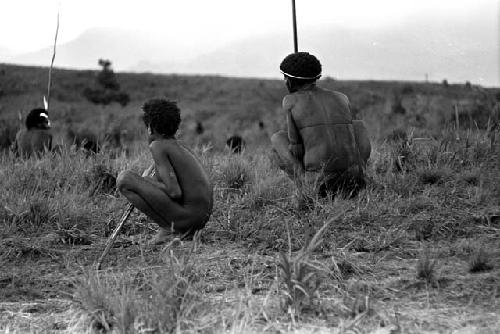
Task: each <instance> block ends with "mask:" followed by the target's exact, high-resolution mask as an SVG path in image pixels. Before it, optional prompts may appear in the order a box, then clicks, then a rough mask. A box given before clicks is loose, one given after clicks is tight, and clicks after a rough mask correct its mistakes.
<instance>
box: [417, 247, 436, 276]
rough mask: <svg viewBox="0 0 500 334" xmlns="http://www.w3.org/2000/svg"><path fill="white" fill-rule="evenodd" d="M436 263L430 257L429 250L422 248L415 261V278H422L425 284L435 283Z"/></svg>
mask: <svg viewBox="0 0 500 334" xmlns="http://www.w3.org/2000/svg"><path fill="white" fill-rule="evenodd" d="M436 265H437V261H436V260H432V259H431V257H430V254H429V250H428V249H424V250H422V251H421V253H420V257H419V259H418V262H417V278H418V279H422V280H424V281H425V282H426V283H427V284H430V285H432V284H435V283H436V279H437V273H436Z"/></svg>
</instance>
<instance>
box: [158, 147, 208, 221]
mask: <svg viewBox="0 0 500 334" xmlns="http://www.w3.org/2000/svg"><path fill="white" fill-rule="evenodd" d="M150 149H151V153H152V154H153V159H154V161H155V169H156V171H157V173H156V178H157V180H158V181H160V182H162V183H163V184H165V187H166V189H165V190H166V191H167V195H169V196H170V197H172V198H173V199H177V200H178V202H179V204H181V205H182V206H183V207H184V208H186V209H190V210H191V211H192V213H193V215H194V216H198V215H200V216H210V213H211V211H212V206H213V198H212V185H211V183H210V180H209V178H208V175H207V174H206V172H205V170H204V169H203V167H202V165H201V163H200V162H199V161H198V159H197V158H196V157H195V155H194V154H193V153H192V152H191V151H190V150H188V149H187V148H186V147H184V146H183V145H181V144H179V143H178V142H177V140H175V139H161V140H155V141H153V142H151V144H150ZM162 158H167V159H168V162H169V163H170V165H169V164H168V162H167V163H165V162H166V161H165V160H164V159H162ZM165 165H166V166H165ZM172 172H173V175H172V174H171V173H172ZM174 175H175V176H174ZM177 187H178V188H179V189H180V194H178V195H179V196H178V197H177V196H172V193H174V194H175V193H176V190H175V188H177ZM176 195H177V194H176ZM176 197H177V198H176Z"/></svg>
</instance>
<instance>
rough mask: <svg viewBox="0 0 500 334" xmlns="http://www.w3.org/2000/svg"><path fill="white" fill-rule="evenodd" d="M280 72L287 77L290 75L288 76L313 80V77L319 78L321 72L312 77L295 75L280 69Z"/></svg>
mask: <svg viewBox="0 0 500 334" xmlns="http://www.w3.org/2000/svg"><path fill="white" fill-rule="evenodd" d="M280 72H281V73H283V74H284V75H286V76H287V77H290V78H294V79H302V80H313V79H319V78H321V73H320V74H318V75H316V76H314V77H298V76H296V75H291V74H288V73H286V72H285V71H282V70H280Z"/></svg>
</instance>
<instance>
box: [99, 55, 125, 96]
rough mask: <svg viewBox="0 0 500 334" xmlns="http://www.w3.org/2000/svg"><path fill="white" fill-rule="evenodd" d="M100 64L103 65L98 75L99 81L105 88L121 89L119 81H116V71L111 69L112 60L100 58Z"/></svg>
mask: <svg viewBox="0 0 500 334" xmlns="http://www.w3.org/2000/svg"><path fill="white" fill-rule="evenodd" d="M98 64H99V66H101V67H102V70H101V72H99V74H98V75H97V83H98V84H99V85H100V86H102V87H103V88H104V89H109V90H120V85H119V84H118V81H116V77H115V73H114V72H113V70H112V69H111V61H109V60H107V59H99V61H98Z"/></svg>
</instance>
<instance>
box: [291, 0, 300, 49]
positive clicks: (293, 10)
mask: <svg viewBox="0 0 500 334" xmlns="http://www.w3.org/2000/svg"><path fill="white" fill-rule="evenodd" d="M292 17H293V49H294V52H299V45H298V43H297V15H296V14H295V0H292Z"/></svg>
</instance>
